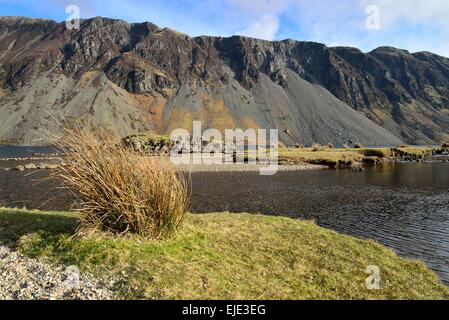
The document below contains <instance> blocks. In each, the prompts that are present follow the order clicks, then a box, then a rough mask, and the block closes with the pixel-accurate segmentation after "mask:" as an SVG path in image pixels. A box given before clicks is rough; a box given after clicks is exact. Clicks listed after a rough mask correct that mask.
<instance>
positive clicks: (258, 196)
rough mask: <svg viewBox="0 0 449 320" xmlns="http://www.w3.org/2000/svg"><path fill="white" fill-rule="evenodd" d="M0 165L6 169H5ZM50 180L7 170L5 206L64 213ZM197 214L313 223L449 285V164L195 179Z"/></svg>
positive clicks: (2, 189) (0, 189) (2, 174)
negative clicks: (370, 244) (385, 250)
mask: <svg viewBox="0 0 449 320" xmlns="http://www.w3.org/2000/svg"><path fill="white" fill-rule="evenodd" d="M0 165H1V163H0ZM47 177H48V172H46V171H40V172H37V173H27V172H17V171H3V170H0V205H2V204H3V205H6V206H17V207H22V206H26V207H28V208H38V209H49V210H64V209H67V208H68V206H69V205H70V202H71V200H70V197H68V196H65V195H63V193H62V192H61V191H60V190H59V189H57V184H55V182H54V181H52V180H48V179H45V178H47ZM192 184H193V198H192V212H195V213H204V212H211V211H230V212H251V213H261V214H268V215H281V216H288V217H293V218H300V219H311V220H314V221H316V223H317V224H318V225H320V226H322V227H325V228H330V229H333V230H336V231H339V232H342V233H345V234H349V235H353V236H357V237H360V238H367V239H373V240H375V241H377V242H379V243H382V244H384V245H385V246H387V247H389V248H391V249H393V250H395V251H396V252H397V253H399V254H400V255H402V256H405V257H410V258H415V259H422V260H424V261H425V262H426V264H427V265H428V266H429V267H430V268H432V269H433V270H434V271H436V272H437V274H438V275H439V276H440V277H441V279H442V280H443V281H444V282H445V283H446V284H448V285H449V164H447V163H441V161H435V162H425V163H391V164H386V165H384V166H382V167H377V168H370V169H367V170H365V171H363V172H353V171H350V170H340V171H335V170H310V171H288V172H279V173H278V174H276V175H275V176H259V175H258V173H257V172H248V173H246V172H243V173H242V172H204V173H194V174H193V176H192Z"/></svg>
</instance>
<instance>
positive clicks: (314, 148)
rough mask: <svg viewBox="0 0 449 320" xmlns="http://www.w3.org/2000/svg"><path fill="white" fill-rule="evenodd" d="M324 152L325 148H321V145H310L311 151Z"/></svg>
mask: <svg viewBox="0 0 449 320" xmlns="http://www.w3.org/2000/svg"><path fill="white" fill-rule="evenodd" d="M324 150H326V146H323V145H321V144H318V143H315V144H313V145H312V151H315V152H316V151H324Z"/></svg>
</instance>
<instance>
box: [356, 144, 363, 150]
mask: <svg viewBox="0 0 449 320" xmlns="http://www.w3.org/2000/svg"><path fill="white" fill-rule="evenodd" d="M354 148H355V149H362V148H363V145H362V144H361V143H356V144H354Z"/></svg>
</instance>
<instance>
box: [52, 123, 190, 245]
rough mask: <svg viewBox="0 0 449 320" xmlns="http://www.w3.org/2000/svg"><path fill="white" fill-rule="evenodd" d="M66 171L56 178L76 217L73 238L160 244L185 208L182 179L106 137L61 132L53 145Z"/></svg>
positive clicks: (160, 161) (186, 198) (185, 185)
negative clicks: (97, 235) (93, 235)
mask: <svg viewBox="0 0 449 320" xmlns="http://www.w3.org/2000/svg"><path fill="white" fill-rule="evenodd" d="M56 144H57V146H58V147H59V148H60V149H61V150H62V151H63V153H64V156H65V157H66V166H64V167H62V168H61V169H60V170H59V171H58V172H57V173H56V174H57V175H58V176H60V177H62V180H63V183H64V186H65V187H67V188H69V190H71V191H72V192H73V193H74V195H75V197H76V199H77V202H76V206H75V209H76V210H77V211H79V212H81V213H82V217H83V222H82V224H81V227H80V229H79V231H78V233H81V234H84V233H86V232H91V231H95V230H102V231H109V232H113V233H116V234H119V235H123V234H126V233H133V234H138V235H140V236H143V237H149V238H153V239H162V238H166V237H168V236H170V235H171V234H173V233H174V232H175V231H176V230H178V228H179V227H180V225H181V223H182V221H183V218H184V215H185V213H186V212H187V209H188V205H189V199H190V194H189V191H188V190H189V187H188V183H187V179H186V178H185V176H183V175H182V174H180V173H178V172H177V171H176V170H175V169H174V167H173V166H172V165H171V163H170V162H169V161H168V160H164V159H160V158H154V157H148V156H147V157H145V156H142V155H140V154H138V153H136V152H134V151H132V150H130V149H129V148H126V147H125V146H124V145H123V144H121V143H119V142H117V141H115V140H113V139H112V138H111V136H110V135H109V136H108V135H106V134H103V135H99V134H94V133H92V132H90V131H87V130H83V129H64V135H63V137H62V139H61V140H58V142H57V143H56Z"/></svg>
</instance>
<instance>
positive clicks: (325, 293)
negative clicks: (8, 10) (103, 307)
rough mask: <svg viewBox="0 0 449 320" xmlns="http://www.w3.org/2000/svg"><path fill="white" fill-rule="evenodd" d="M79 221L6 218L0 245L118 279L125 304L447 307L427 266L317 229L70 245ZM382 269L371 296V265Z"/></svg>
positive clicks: (203, 224)
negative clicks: (330, 302) (435, 303)
mask: <svg viewBox="0 0 449 320" xmlns="http://www.w3.org/2000/svg"><path fill="white" fill-rule="evenodd" d="M78 223H79V217H78V215H77V214H74V213H64V212H38V211H26V210H11V209H0V244H7V245H9V246H12V247H15V248H17V249H18V250H19V251H21V252H23V253H25V254H27V255H29V256H31V257H42V258H44V259H46V260H48V261H49V262H52V263H63V264H66V265H77V266H78V267H80V269H81V270H83V271H89V272H91V273H93V274H95V275H99V276H100V275H108V276H111V277H113V278H116V279H118V281H117V284H116V290H117V291H118V293H119V296H120V297H121V298H127V299H144V298H149V299H448V298H449V290H448V288H446V287H445V286H444V285H443V284H442V283H441V282H440V281H439V280H438V278H437V276H436V275H435V274H434V273H433V272H431V271H429V270H428V269H427V268H426V267H425V265H424V263H422V262H417V261H410V260H406V259H403V258H400V257H398V256H397V255H396V254H395V253H393V252H392V251H390V250H388V249H386V248H385V247H383V246H381V245H379V244H376V243H374V242H372V241H365V240H359V239H356V238H353V237H349V236H345V235H342V234H339V233H336V232H333V231H328V230H326V229H323V228H320V227H318V226H316V225H315V224H313V223H312V222H305V221H299V220H292V219H289V218H282V217H267V216H260V215H250V214H230V213H213V214H206V215H192V214H188V215H187V217H186V220H185V224H184V227H183V228H182V229H181V230H180V231H179V232H178V234H177V235H176V236H175V237H173V238H171V239H168V240H164V241H155V240H148V239H143V238H141V237H137V236H126V237H121V238H114V237H113V236H111V235H107V234H105V233H98V234H94V235H91V236H90V237H88V238H77V237H72V235H73V232H74V231H75V229H76V228H77V225H78ZM369 265H377V266H379V267H380V270H381V289H380V290H368V289H367V288H366V286H365V280H366V278H367V277H368V274H366V273H365V270H366V268H367V266H369Z"/></svg>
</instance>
